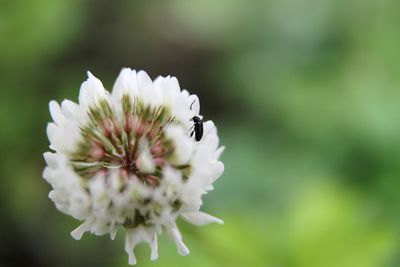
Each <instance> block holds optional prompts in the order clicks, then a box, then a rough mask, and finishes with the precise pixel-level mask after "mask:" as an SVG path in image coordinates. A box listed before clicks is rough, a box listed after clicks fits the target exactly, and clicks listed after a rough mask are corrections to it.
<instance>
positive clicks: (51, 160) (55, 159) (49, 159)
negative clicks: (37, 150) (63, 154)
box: [43, 152, 60, 169]
mask: <svg viewBox="0 0 400 267" xmlns="http://www.w3.org/2000/svg"><path fill="white" fill-rule="evenodd" d="M43 157H44V160H45V161H46V164H47V166H49V167H50V168H53V169H55V168H57V167H58V163H59V160H60V156H59V154H57V153H51V152H45V153H43Z"/></svg>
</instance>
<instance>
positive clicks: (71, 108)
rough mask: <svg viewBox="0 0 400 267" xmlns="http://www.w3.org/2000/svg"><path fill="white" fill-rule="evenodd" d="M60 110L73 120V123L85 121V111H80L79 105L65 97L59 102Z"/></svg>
mask: <svg viewBox="0 0 400 267" xmlns="http://www.w3.org/2000/svg"><path fill="white" fill-rule="evenodd" d="M61 111H62V113H63V114H64V116H65V117H66V118H68V119H70V120H73V121H74V122H75V123H79V122H82V123H83V122H85V119H86V113H82V112H81V109H80V107H79V105H78V104H76V103H75V102H72V101H70V100H68V99H65V100H64V101H63V102H62V103H61Z"/></svg>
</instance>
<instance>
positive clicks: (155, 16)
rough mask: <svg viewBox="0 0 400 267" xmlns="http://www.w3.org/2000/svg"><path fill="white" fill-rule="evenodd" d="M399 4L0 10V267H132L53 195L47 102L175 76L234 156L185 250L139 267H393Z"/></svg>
mask: <svg viewBox="0 0 400 267" xmlns="http://www.w3.org/2000/svg"><path fill="white" fill-rule="evenodd" d="M399 48H400V2H399V1H396V0H393V1H390V0H380V1H374V0H347V1H345V0H339V1H338V0H320V1H316V0H299V1H295V0H293V1H292V0H268V1H264V0H254V1H245V0H220V1H211V0H189V1H178V0H168V1H167V0H165V1H138V0H137V1H133V0H131V1H107V0H97V1H95V0H92V1H67V0H65V1H62V0H33V1H11V0H10V1H7V0H6V1H0V90H1V97H0V122H1V128H0V152H1V154H0V157H1V161H0V164H1V166H0V167H1V168H0V174H1V180H0V212H1V216H0V266H1V267H3V266H97V267H102V266H105V267H106V266H127V260H128V259H127V255H126V254H125V252H124V250H123V247H124V244H123V234H122V232H121V233H120V234H119V235H118V238H117V240H116V241H110V240H109V238H108V237H106V236H104V237H95V236H92V235H85V236H84V238H83V240H81V241H79V242H78V241H74V240H73V239H72V238H71V237H70V231H71V230H72V229H74V228H75V227H76V226H78V224H79V222H78V221H75V220H74V219H72V218H70V217H68V216H66V215H63V214H61V213H60V212H58V211H57V210H56V209H55V207H54V206H53V204H52V202H51V201H50V200H49V199H48V198H47V194H48V192H49V191H50V186H49V185H48V184H47V183H46V182H45V181H44V180H43V179H42V178H41V172H42V169H43V168H44V161H43V158H42V153H43V152H44V151H46V150H48V140H47V137H46V132H45V128H46V123H47V122H48V121H49V120H50V115H49V112H48V102H49V101H50V100H51V99H55V100H57V101H61V100H63V99H64V98H69V99H72V100H74V101H76V100H77V96H78V90H79V86H80V84H81V82H83V81H84V80H85V79H86V70H90V71H92V72H93V73H94V74H95V75H96V76H98V77H99V78H100V79H101V80H102V81H103V83H104V85H105V86H106V88H108V89H109V88H111V87H112V84H113V82H114V80H115V78H116V77H117V75H118V73H119V71H120V69H121V68H122V67H131V68H135V69H144V70H146V71H147V72H148V73H149V74H150V76H151V77H152V78H155V77H156V76H158V75H169V74H171V75H175V76H176V77H177V78H178V80H179V81H180V85H181V87H182V88H187V89H189V91H190V92H192V93H196V94H198V95H199V96H200V99H201V109H202V114H203V115H204V116H205V119H212V120H214V121H215V123H216V125H217V126H218V130H219V134H220V137H221V143H222V144H223V145H225V146H226V150H225V153H224V155H223V157H222V161H223V162H224V163H225V173H224V174H223V176H222V177H221V179H220V180H218V181H217V183H216V184H215V188H216V189H215V190H214V191H213V192H211V193H210V194H209V195H207V196H205V198H204V200H205V205H204V210H205V211H207V212H210V213H211V214H214V215H216V216H218V217H221V218H222V219H224V221H225V225H223V226H220V225H209V226H205V227H195V226H192V225H188V224H187V223H185V222H183V221H179V222H178V224H179V226H180V227H181V228H182V231H183V234H184V240H185V242H186V243H187V245H188V247H189V248H190V249H191V254H190V255H189V256H187V257H181V256H178V255H177V253H176V251H175V247H174V245H173V244H172V242H169V241H168V240H167V239H166V238H165V237H161V238H160V239H161V240H160V247H159V254H160V258H159V260H158V261H157V262H150V260H149V259H148V258H149V254H150V253H149V250H148V248H147V247H146V246H145V245H141V246H139V247H138V248H137V250H136V251H137V253H138V260H139V263H138V266H190V267H197V266H266V267H375V266H377V267H381V266H382V267H398V266H400V180H399V175H400V165H399V160H400V143H399V136H400V112H399V102H400V86H399V85H400V52H399Z"/></svg>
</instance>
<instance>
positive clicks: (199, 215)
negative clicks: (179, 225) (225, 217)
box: [181, 211, 224, 225]
mask: <svg viewBox="0 0 400 267" xmlns="http://www.w3.org/2000/svg"><path fill="white" fill-rule="evenodd" d="M181 216H182V218H183V219H184V220H185V221H187V222H189V223H191V224H194V225H205V224H209V223H219V224H223V223H224V221H222V220H221V219H218V218H216V217H214V216H211V215H210V214H207V213H204V212H201V211H195V212H188V213H183V214H181Z"/></svg>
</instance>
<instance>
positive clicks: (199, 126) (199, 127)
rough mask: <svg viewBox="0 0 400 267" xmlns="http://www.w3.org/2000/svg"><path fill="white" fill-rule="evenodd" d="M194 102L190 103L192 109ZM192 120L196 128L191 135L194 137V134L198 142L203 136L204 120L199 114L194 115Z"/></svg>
mask: <svg viewBox="0 0 400 267" xmlns="http://www.w3.org/2000/svg"><path fill="white" fill-rule="evenodd" d="M194 101H195V100H194ZM194 101H193V103H194ZM193 103H192V104H191V105H190V110H191V109H192V106H193ZM190 120H191V121H193V122H194V125H193V127H194V129H193V131H192V132H191V133H190V137H192V136H193V134H194V138H195V139H196V141H197V142H198V141H200V140H201V138H202V137H203V120H202V119H201V118H200V117H198V116H193V118H191V119H190Z"/></svg>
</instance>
